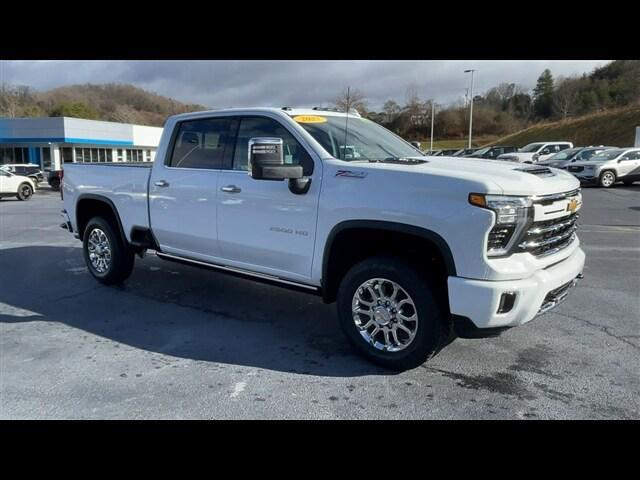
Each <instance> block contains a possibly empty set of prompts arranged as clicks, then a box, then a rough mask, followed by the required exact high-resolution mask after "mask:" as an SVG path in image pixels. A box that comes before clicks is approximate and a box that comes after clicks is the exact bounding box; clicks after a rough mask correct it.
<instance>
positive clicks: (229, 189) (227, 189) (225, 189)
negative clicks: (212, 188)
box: [220, 185, 242, 193]
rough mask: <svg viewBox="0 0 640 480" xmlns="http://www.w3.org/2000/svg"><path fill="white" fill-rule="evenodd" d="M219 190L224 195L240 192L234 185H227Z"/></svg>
mask: <svg viewBox="0 0 640 480" xmlns="http://www.w3.org/2000/svg"><path fill="white" fill-rule="evenodd" d="M220 190H222V191H223V192H226V193H240V192H241V191H242V189H241V188H240V187H236V186H235V185H227V186H225V187H221V188H220Z"/></svg>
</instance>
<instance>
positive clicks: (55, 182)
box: [47, 170, 62, 191]
mask: <svg viewBox="0 0 640 480" xmlns="http://www.w3.org/2000/svg"><path fill="white" fill-rule="evenodd" d="M61 182H62V170H51V171H50V172H49V175H48V176H47V183H49V186H50V187H51V188H52V189H53V190H56V191H57V190H60V183H61Z"/></svg>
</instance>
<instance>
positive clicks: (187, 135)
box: [149, 117, 234, 260]
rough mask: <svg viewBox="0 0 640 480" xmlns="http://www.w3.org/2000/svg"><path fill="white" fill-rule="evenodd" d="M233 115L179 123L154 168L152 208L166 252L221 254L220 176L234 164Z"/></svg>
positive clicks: (203, 256) (153, 221) (155, 230)
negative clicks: (218, 233)
mask: <svg viewBox="0 0 640 480" xmlns="http://www.w3.org/2000/svg"><path fill="white" fill-rule="evenodd" d="M232 124H233V120H232V119H231V118H228V117H227V118H225V117H212V118H198V119H192V120H185V121H182V122H179V123H177V124H176V126H175V129H174V134H173V138H172V140H171V145H170V147H169V149H168V154H167V158H166V159H160V158H158V159H156V162H161V161H163V160H164V162H163V164H162V165H155V166H154V168H153V169H152V173H151V180H150V184H149V213H150V223H151V228H152V230H153V233H154V235H155V237H156V239H157V240H158V243H159V244H160V247H161V248H162V250H163V251H164V252H166V253H172V254H175V255H179V256H185V257H189V258H195V259H204V260H209V259H210V257H216V256H218V255H219V249H218V239H217V229H216V195H217V185H218V175H219V173H220V171H221V170H222V169H223V168H224V167H225V166H229V165H230V164H231V155H232V151H233V131H234V128H233V125H232Z"/></svg>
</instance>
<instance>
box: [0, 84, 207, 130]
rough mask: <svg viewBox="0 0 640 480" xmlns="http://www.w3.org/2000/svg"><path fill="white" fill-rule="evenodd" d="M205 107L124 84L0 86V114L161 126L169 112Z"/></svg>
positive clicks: (188, 110)
mask: <svg viewBox="0 0 640 480" xmlns="http://www.w3.org/2000/svg"><path fill="white" fill-rule="evenodd" d="M199 110H206V108H205V107H204V106H202V105H194V104H185V103H182V102H178V101H177V100H173V99H172V98H168V97H163V96H162V95H158V94H156V93H152V92H147V91H145V90H142V89H141V88H137V87H134V86H133V85H128V84H117V83H108V84H104V85H93V84H86V85H71V86H66V87H60V88H55V89H53V90H49V91H45V92H37V91H35V90H33V89H32V88H30V87H28V86H12V85H7V84H2V85H0V117H9V118H15V117H76V118H87V119H91V120H105V121H111V122H122V123H135V124H140V125H152V126H162V124H163V123H164V121H165V119H166V118H167V117H168V116H169V115H174V114H177V113H186V112H193V111H199Z"/></svg>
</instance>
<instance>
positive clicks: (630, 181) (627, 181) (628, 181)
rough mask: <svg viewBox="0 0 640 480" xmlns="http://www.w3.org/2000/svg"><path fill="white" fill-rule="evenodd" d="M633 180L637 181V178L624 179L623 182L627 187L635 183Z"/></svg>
mask: <svg viewBox="0 0 640 480" xmlns="http://www.w3.org/2000/svg"><path fill="white" fill-rule="evenodd" d="M633 182H635V180H623V181H622V183H624V184H625V185H626V186H627V187H629V186H631V185H633Z"/></svg>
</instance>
